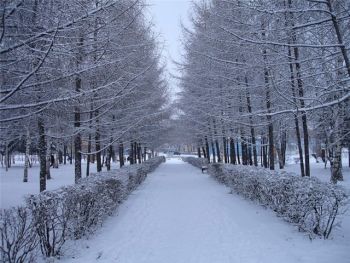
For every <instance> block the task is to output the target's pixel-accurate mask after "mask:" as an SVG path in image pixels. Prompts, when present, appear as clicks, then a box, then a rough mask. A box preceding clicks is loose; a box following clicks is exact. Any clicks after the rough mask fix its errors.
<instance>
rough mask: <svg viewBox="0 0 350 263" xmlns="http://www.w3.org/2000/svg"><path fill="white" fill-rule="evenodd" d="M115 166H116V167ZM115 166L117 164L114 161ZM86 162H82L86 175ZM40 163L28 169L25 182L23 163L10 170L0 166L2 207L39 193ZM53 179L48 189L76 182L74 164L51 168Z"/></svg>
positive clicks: (20, 202) (0, 205)
mask: <svg viewBox="0 0 350 263" xmlns="http://www.w3.org/2000/svg"><path fill="white" fill-rule="evenodd" d="M114 166H115V167H114ZM113 168H117V164H114V163H113ZM90 171H91V173H94V172H96V164H90ZM85 172H86V163H82V174H83V177H85ZM39 173H40V168H39V164H38V163H35V164H33V167H31V168H29V169H28V182H27V183H23V163H22V162H19V161H17V162H16V164H14V165H12V166H11V168H9V169H8V171H7V172H6V171H5V168H3V167H2V168H0V208H10V207H12V206H17V205H21V204H23V203H24V198H25V196H27V195H29V194H38V193H39ZM50 174H51V179H50V180H47V181H46V189H47V190H55V189H58V188H60V187H62V186H65V185H71V184H74V164H66V165H60V166H59V168H58V169H54V168H50Z"/></svg>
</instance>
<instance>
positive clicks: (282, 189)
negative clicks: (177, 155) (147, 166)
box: [184, 157, 348, 238]
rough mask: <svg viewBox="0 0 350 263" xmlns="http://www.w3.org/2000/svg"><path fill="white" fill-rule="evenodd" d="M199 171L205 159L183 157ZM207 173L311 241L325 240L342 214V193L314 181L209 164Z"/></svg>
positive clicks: (342, 191)
mask: <svg viewBox="0 0 350 263" xmlns="http://www.w3.org/2000/svg"><path fill="white" fill-rule="evenodd" d="M184 160H185V161H186V162H189V163H190V164H193V165H194V166H196V167H201V165H202V164H203V163H204V162H205V159H200V158H194V157H187V158H184ZM208 173H209V174H210V175H211V176H213V177H214V178H215V179H216V180H218V181H219V182H220V183H223V184H225V185H227V186H228V187H230V188H231V189H232V190H233V191H235V192H236V193H238V194H240V195H242V196H244V197H246V198H249V199H250V200H253V201H256V202H258V203H259V204H261V205H263V206H265V207H269V208H270V209H272V210H274V211H275V212H276V213H277V214H278V216H280V217H282V218H283V219H285V220H286V221H288V222H290V223H292V224H295V225H297V226H298V228H299V230H301V231H305V232H307V233H309V235H310V237H311V238H314V237H316V236H322V237H323V238H328V237H329V235H330V234H331V232H332V229H333V227H334V226H335V225H336V224H337V223H339V222H337V221H339V220H337V219H338V218H337V216H338V215H340V214H342V213H343V212H344V211H345V207H346V204H347V202H348V195H347V193H346V191H345V190H344V189H343V188H341V187H340V186H336V185H334V184H331V183H324V182H321V181H320V180H319V179H317V178H315V177H310V178H309V177H298V176H294V175H293V174H290V173H289V174H288V173H286V172H277V171H270V170H268V169H264V168H262V167H253V166H243V165H231V164H219V163H216V164H210V165H208Z"/></svg>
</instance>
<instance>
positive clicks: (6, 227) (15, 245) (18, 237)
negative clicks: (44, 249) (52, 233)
mask: <svg viewBox="0 0 350 263" xmlns="http://www.w3.org/2000/svg"><path fill="white" fill-rule="evenodd" d="M0 235H1V246H0V262H9V263H20V262H34V256H35V249H36V247H37V246H38V242H39V240H38V236H37V235H36V232H35V229H34V226H33V221H32V220H31V216H30V211H29V209H27V208H26V207H16V208H10V209H6V210H0Z"/></svg>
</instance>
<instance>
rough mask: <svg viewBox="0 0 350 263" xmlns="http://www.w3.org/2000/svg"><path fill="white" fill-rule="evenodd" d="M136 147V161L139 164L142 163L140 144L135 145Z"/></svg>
mask: <svg viewBox="0 0 350 263" xmlns="http://www.w3.org/2000/svg"><path fill="white" fill-rule="evenodd" d="M136 146H137V159H138V161H139V163H142V154H141V150H142V147H141V143H138V144H136Z"/></svg>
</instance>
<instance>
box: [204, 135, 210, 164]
mask: <svg viewBox="0 0 350 263" xmlns="http://www.w3.org/2000/svg"><path fill="white" fill-rule="evenodd" d="M205 148H206V152H207V159H208V163H210V150H209V143H208V138H207V136H205Z"/></svg>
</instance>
